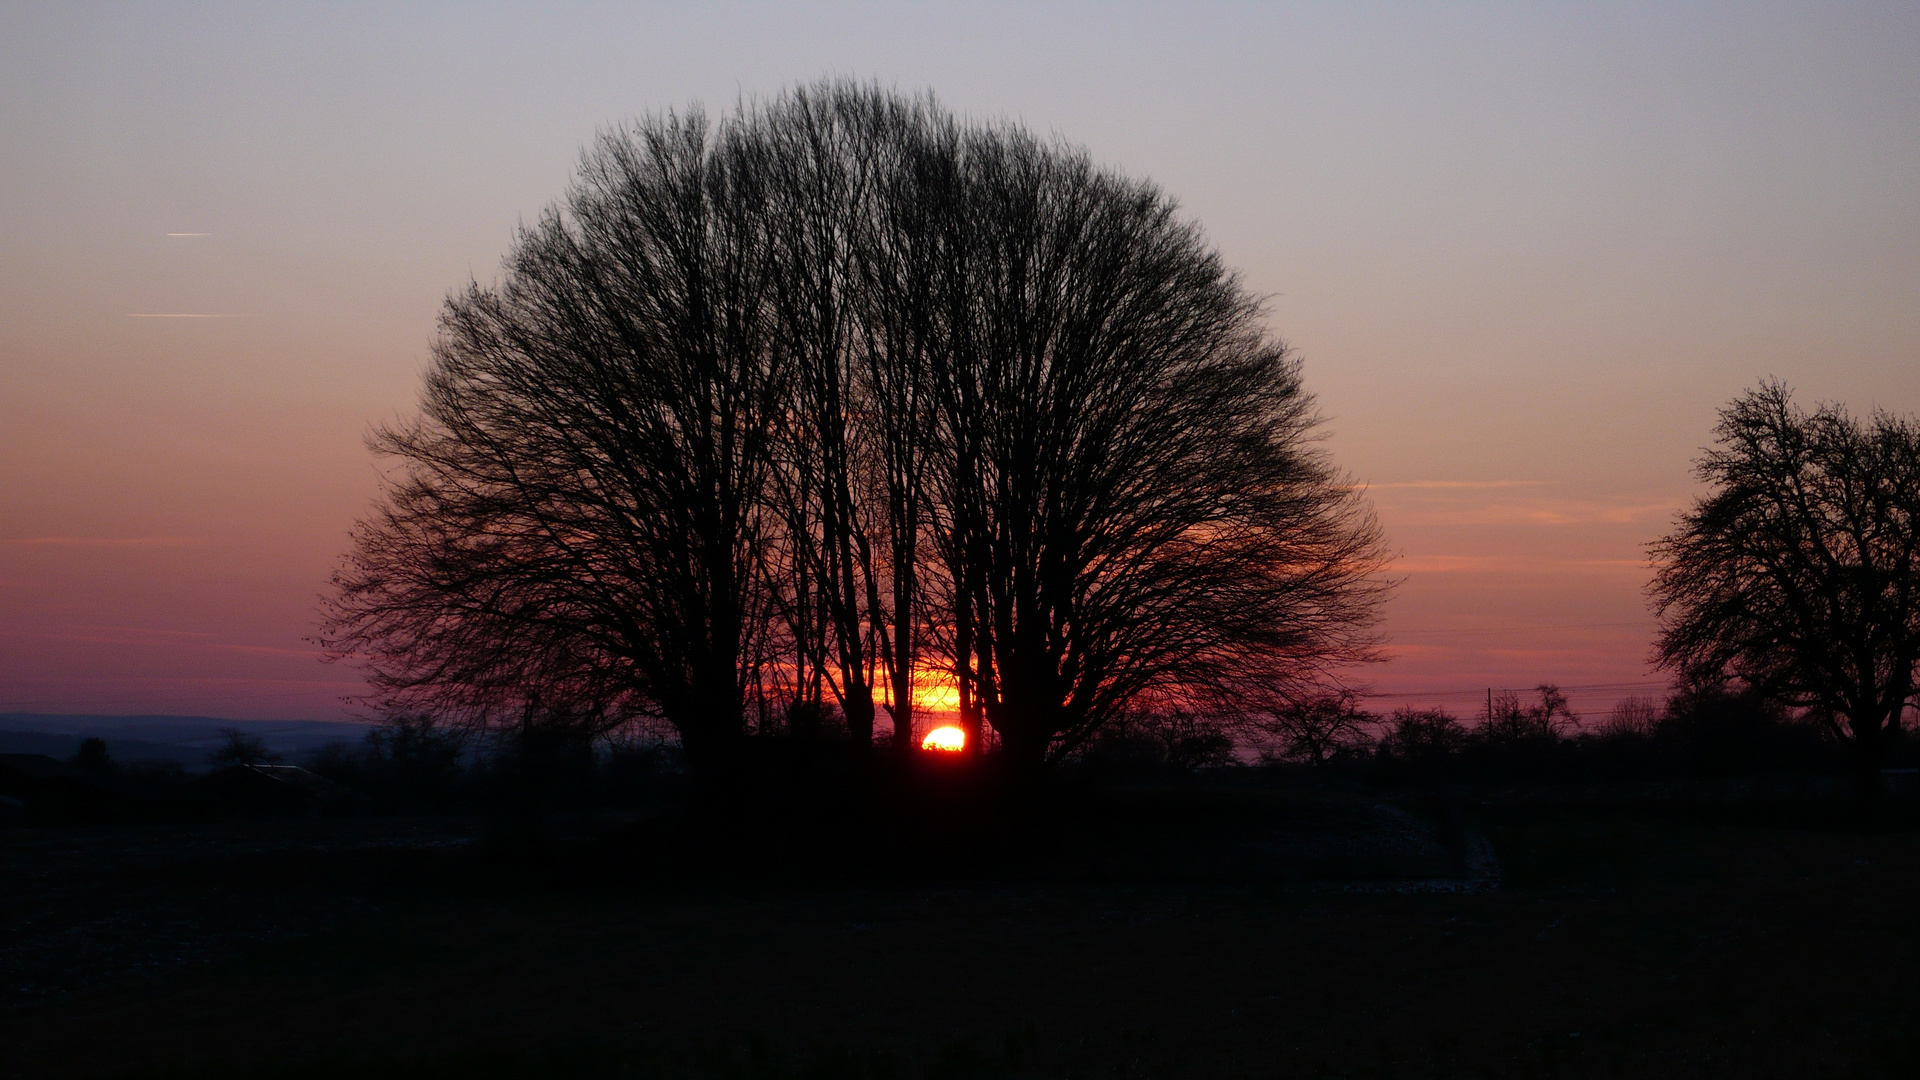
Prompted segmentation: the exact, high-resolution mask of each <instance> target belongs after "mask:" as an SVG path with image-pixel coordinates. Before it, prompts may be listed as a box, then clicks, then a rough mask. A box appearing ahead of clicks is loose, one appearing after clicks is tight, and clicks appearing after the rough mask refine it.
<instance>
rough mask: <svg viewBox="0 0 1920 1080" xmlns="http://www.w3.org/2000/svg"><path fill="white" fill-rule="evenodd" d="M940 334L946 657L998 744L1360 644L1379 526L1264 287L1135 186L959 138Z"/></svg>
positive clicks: (1365, 646)
mask: <svg viewBox="0 0 1920 1080" xmlns="http://www.w3.org/2000/svg"><path fill="white" fill-rule="evenodd" d="M960 149H961V154H962V158H961V161H960V167H959V189H960V190H959V199H958V202H959V206H958V212H957V213H955V214H954V215H953V216H952V217H951V219H950V224H949V237H948V242H947V244H946V245H945V248H946V250H947V252H948V260H949V266H948V269H947V273H946V275H945V277H944V280H943V287H944V290H945V297H944V303H943V304H942V305H941V308H942V309H943V310H944V313H945V317H946V322H947V325H946V328H945V329H946V333H947V336H948V339H947V341H946V342H945V344H944V347H943V349H942V350H941V352H940V353H939V360H940V362H941V369H940V378H939V385H940V390H941V394H942V396H943V400H942V401H941V406H942V410H941V417H942V422H943V425H944V437H943V440H942V445H941V452H942V470H941V473H940V477H939V482H940V504H941V510H942V515H941V518H940V524H941V530H940V532H941V541H940V542H941V544H942V546H943V547H944V548H945V549H946V550H947V553H948V559H947V563H948V566H949V567H950V571H951V573H952V574H953V575H954V581H953V582H952V585H951V590H952V594H953V597H954V605H955V609H956V616H957V618H958V619H959V620H961V623H962V627H963V631H964V635H965V638H966V645H965V647H964V648H962V649H958V650H956V651H957V652H959V653H962V654H963V655H959V656H957V657H956V661H957V662H958V664H959V665H960V666H961V668H962V670H963V671H964V673H965V674H966V676H967V678H966V680H965V681H966V683H967V684H968V687H969V690H970V692H972V693H974V694H977V695H978V698H979V703H980V706H981V708H982V709H983V710H984V714H985V716H986V718H987V719H988V720H989V721H990V722H991V723H992V725H993V727H994V729H995V731H996V732H997V733H998V735H999V738H1000V741H1001V745H1002V747H1003V749H1004V752H1005V754H1006V755H1007V756H1008V757H1009V758H1010V759H1011V760H1013V761H1016V762H1024V763H1038V762H1040V761H1043V760H1046V759H1048V758H1049V757H1058V756H1060V755H1063V754H1067V753H1070V752H1072V751H1073V750H1074V749H1075V748H1076V747H1077V746H1079V745H1080V744H1081V743H1083V742H1084V741H1085V740H1086V739H1087V738H1088V737H1089V736H1090V735H1091V734H1092V733H1093V732H1094V731H1095V730H1096V729H1098V727H1099V726H1100V725H1101V724H1102V723H1104V722H1105V721H1106V720H1107V718H1109V717H1111V716H1113V715H1115V713H1116V712H1117V711H1119V710H1121V709H1123V708H1125V707H1127V706H1128V705H1130V704H1133V703H1135V702H1137V701H1140V700H1141V699H1143V698H1149V699H1150V698H1154V697H1159V698H1163V699H1179V700H1181V701H1182V702H1183V703H1186V704H1189V705H1192V704H1224V703H1228V702H1230V701H1231V699H1232V698H1234V697H1235V695H1236V691H1239V690H1244V689H1246V688H1249V687H1252V686H1255V685H1260V686H1262V687H1264V688H1265V689H1267V690H1271V689H1272V688H1273V687H1275V686H1276V685H1284V684H1286V683H1288V682H1292V683H1294V684H1296V685H1298V684H1299V683H1301V682H1305V681H1309V680H1311V679H1313V678H1315V677H1317V676H1322V675H1325V674H1327V673H1328V671H1329V669H1330V667H1331V666H1333V665H1338V664H1345V663H1351V662H1356V661H1361V660H1365V659H1368V658H1370V657H1371V656H1372V645H1373V639H1372V637H1371V636H1370V633H1369V631H1370V627H1371V624H1372V618H1373V613H1374V610H1375V605H1376V603H1377V602H1378V600H1379V599H1380V597H1381V595H1382V589H1383V586H1382V585H1381V584H1380V583H1379V581H1378V578H1377V571H1378V570H1379V569H1380V565H1381V561H1382V556H1381V550H1380V545H1379V532H1378V529H1377V527H1376V525H1375V523H1374V519H1373V517H1372V514H1371V512H1370V510H1369V509H1368V508H1367V506H1366V504H1365V503H1364V502H1363V501H1362V498H1361V496H1360V495H1359V493H1358V492H1356V491H1355V490H1354V489H1353V488H1352V487H1351V486H1350V485H1347V484H1344V483H1343V482H1342V481H1341V478H1340V477H1339V476H1338V474H1337V473H1336V472H1335V470H1334V469H1333V468H1332V467H1331V466H1330V464H1329V463H1328V462H1327V460H1326V457H1325V455H1324V454H1323V453H1322V452H1321V449H1320V447H1319V446H1318V444H1317V443H1316V441H1315V433H1316V430H1317V424H1318V418H1317V414H1316V412H1315V409H1314V405H1313V400H1312V398H1311V396H1310V395H1309V394H1308V393H1307V392H1306V391H1305V389H1304V388H1303V387H1302V385H1301V381H1300V367H1299V363H1298V361H1297V359H1296V358H1294V357H1293V356H1292V355H1291V354H1290V353H1289V352H1288V351H1287V349H1286V348H1285V347H1284V346H1283V345H1281V344H1280V343H1278V342H1276V341H1274V340H1272V339H1271V338H1269V337H1268V336H1267V335H1266V334H1265V332H1264V327H1263V323H1262V318H1261V315H1262V313H1261V308H1260V305H1259V303H1258V302H1257V301H1256V300H1255V298H1253V297H1252V296H1250V295H1249V294H1248V293H1247V291H1246V290H1245V289H1244V288H1243V287H1242V286H1241V284H1240V282H1239V281H1238V280H1237V278H1236V277H1235V276H1234V275H1233V274H1231V273H1230V272H1228V271H1227V270H1226V269H1225V267H1224V266H1222V264H1221V262H1220V259H1219V257H1218V255H1217V254H1216V253H1215V252H1214V251H1213V250H1212V249H1211V248H1210V247H1208V246H1207V245H1206V243H1205V242H1204V240H1203V238H1202V237H1201V234H1200V232H1199V230H1198V229H1197V228H1196V227H1195V226H1194V225H1193V224H1191V223H1189V222H1186V221H1183V220H1182V219H1181V218H1180V217H1179V216H1178V215H1177V213H1176V211H1175V207H1174V205H1173V203H1172V201H1171V200H1170V199H1168V198H1167V197H1166V196H1165V195H1163V194H1162V193H1161V192H1159V191H1158V190H1157V189H1156V188H1154V187H1153V186H1152V185H1150V184H1146V183H1143V182H1139V181H1133V180H1128V179H1125V178H1123V177H1120V176H1118V175H1116V174H1113V173H1111V172H1107V171H1104V170H1101V169H1098V168H1096V167H1094V166H1093V165H1092V164H1091V163H1090V162H1089V161H1088V160H1087V158H1086V156H1085V155H1084V154H1083V153H1080V152H1077V151H1074V150H1071V149H1068V148H1065V147H1061V146H1059V145H1055V144H1051V143H1045V142H1042V141H1040V140H1038V139H1035V138H1033V137H1032V136H1029V135H1027V134H1026V133H1024V132H1022V131H1020V130H1018V129H1011V128H990V129H982V130H977V131H975V132H973V133H971V135H970V136H969V137H968V138H967V139H966V140H965V142H964V144H963V145H962V146H961V148H960Z"/></svg>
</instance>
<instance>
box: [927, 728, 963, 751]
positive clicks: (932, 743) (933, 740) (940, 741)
mask: <svg viewBox="0 0 1920 1080" xmlns="http://www.w3.org/2000/svg"><path fill="white" fill-rule="evenodd" d="M966 748H967V733H966V732H964V731H961V730H960V729H959V728H957V727H952V726H948V727H937V728H934V729H933V730H932V731H929V732H927V737H926V738H925V739H922V740H921V741H920V749H922V750H940V751H944V752H947V753H955V752H958V751H961V750H965V749H966Z"/></svg>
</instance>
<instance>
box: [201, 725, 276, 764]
mask: <svg viewBox="0 0 1920 1080" xmlns="http://www.w3.org/2000/svg"><path fill="white" fill-rule="evenodd" d="M279 760H280V755H278V754H274V753H270V752H268V750H267V744H266V741H265V740H263V739H261V738H260V736H258V735H249V734H247V733H246V732H244V731H242V730H240V729H239V728H230V727H227V728H221V729H220V746H219V748H218V749H216V750H214V751H213V752H212V753H210V754H208V755H207V764H209V765H212V766H215V767H216V768H221V767H225V766H229V765H265V764H268V763H270V762H275V761H279Z"/></svg>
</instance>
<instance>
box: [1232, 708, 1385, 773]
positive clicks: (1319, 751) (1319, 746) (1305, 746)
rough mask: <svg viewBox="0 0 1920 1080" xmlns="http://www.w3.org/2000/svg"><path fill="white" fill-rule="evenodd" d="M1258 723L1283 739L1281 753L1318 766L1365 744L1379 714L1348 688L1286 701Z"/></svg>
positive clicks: (1286, 756)
mask: <svg viewBox="0 0 1920 1080" xmlns="http://www.w3.org/2000/svg"><path fill="white" fill-rule="evenodd" d="M1256 723H1257V724H1258V726H1259V727H1260V729H1261V730H1262V731H1263V732H1264V733H1265V734H1266V735H1268V736H1270V737H1275V738H1278V739H1279V740H1280V747H1281V751H1282V755H1281V756H1283V757H1284V758H1287V759H1291V760H1294V761H1305V762H1307V763H1309V764H1311V765H1314V766H1315V767H1318V766H1322V765H1325V764H1326V763H1327V761H1328V759H1330V758H1332V757H1334V756H1335V755H1336V754H1339V753H1341V752H1343V751H1351V750H1353V749H1356V748H1358V747H1360V746H1362V745H1364V744H1365V743H1366V741H1367V739H1368V731H1369V728H1371V727H1372V726H1373V724H1374V723H1376V718H1375V717H1374V716H1373V715H1371V714H1370V713H1368V712H1366V711H1365V710H1363V709H1361V708H1360V702H1359V699H1358V698H1357V697H1355V696H1354V695H1353V694H1352V693H1350V692H1348V693H1333V694H1316V695H1313V696H1311V697H1307V698H1304V699H1301V700H1298V701H1292V702H1288V703H1285V704H1283V705H1281V706H1279V707H1278V708H1276V709H1274V710H1273V711H1272V712H1271V713H1269V714H1268V715H1267V717H1266V718H1265V719H1262V720H1259V721H1256Z"/></svg>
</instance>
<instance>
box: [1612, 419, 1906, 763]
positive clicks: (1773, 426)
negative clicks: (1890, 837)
mask: <svg viewBox="0 0 1920 1080" xmlns="http://www.w3.org/2000/svg"><path fill="white" fill-rule="evenodd" d="M1715 434H1716V436H1717V438H1716V446H1715V447H1714V448H1713V449H1711V450H1709V451H1708V452H1707V453H1706V454H1705V456H1703V457H1702V458H1701V459H1700V461H1699V463H1698V467H1697V469H1696V475H1698V476H1699V478H1700V479H1701V480H1702V481H1703V482H1705V483H1707V484H1709V485H1711V486H1712V489H1713V490H1712V491H1711V492H1710V493H1709V494H1707V495H1706V496H1704V497H1702V498H1701V499H1699V500H1698V501H1697V502H1696V503H1695V504H1694V505H1693V507H1692V508H1691V509H1689V510H1687V511H1686V512H1685V513H1683V514H1682V515H1681V516H1680V519H1679V521H1678V523H1677V525H1676V527H1675V529H1674V531H1673V532H1672V533H1670V534H1669V535H1667V536H1666V537H1665V538H1663V539H1661V540H1660V541H1658V542H1657V543H1655V544H1654V545H1653V547H1652V555H1653V558H1654V560H1655V563H1656V565H1657V566H1658V570H1657V572H1656V574H1655V577H1654V580H1653V584H1652V586H1651V588H1650V595H1651V597H1652V599H1653V602H1654V605H1655V607H1656V608H1657V610H1658V611H1659V614H1660V619H1661V630H1660V639H1659V642H1658V644H1657V646H1656V651H1655V656H1656V658H1657V659H1658V661H1659V662H1660V663H1662V664H1664V665H1666V666H1668V667H1671V668H1674V669H1676V670H1677V671H1679V672H1680V673H1681V674H1682V675H1683V676H1684V677H1686V678H1689V679H1692V680H1695V681H1703V682H1718V681H1720V680H1723V679H1727V678H1733V679H1737V680H1739V681H1741V682H1743V683H1745V684H1747V685H1748V686H1751V687H1752V688H1754V689H1755V690H1757V691H1759V692H1760V693H1763V694H1765V695H1767V696H1768V697H1770V698H1773V699H1774V700H1776V701H1779V702H1781V703H1782V704H1786V705H1789V706H1793V707H1795V708H1801V709H1805V710H1808V711H1809V712H1810V713H1811V714H1812V715H1814V716H1816V717H1818V718H1820V719H1821V720H1823V721H1824V722H1825V723H1826V724H1827V725H1828V726H1829V728H1830V729H1831V730H1832V732H1833V733H1834V734H1835V735H1836V736H1838V737H1840V738H1841V739H1843V740H1846V741H1848V742H1849V743H1851V744H1852V745H1853V746H1854V748H1855V749H1856V751H1857V752H1858V761H1859V763H1860V765H1861V766H1862V768H1864V769H1867V770H1870V771H1877V770H1878V768H1879V765H1880V761H1881V755H1882V753H1883V752H1884V744H1885V742H1886V740H1887V738H1888V737H1889V733H1891V732H1894V731H1897V730H1898V729H1899V727H1900V723H1901V718H1902V714H1903V713H1904V712H1905V710H1906V709H1907V707H1908V706H1909V705H1911V704H1913V703H1914V693H1915V667H1916V664H1917V663H1920V558H1917V555H1920V553H1917V552H1916V547H1920V423H1916V421H1915V419H1914V418H1913V417H1897V416H1893V415H1890V414H1887V413H1880V412H1876V413H1875V414H1874V415H1873V416H1872V418H1871V419H1870V420H1869V421H1867V422H1864V423H1863V422H1861V421H1860V420H1857V419H1855V418H1854V417H1853V416H1851V415H1849V414H1848V413H1847V412H1846V411H1845V410H1843V409H1841V408H1840V407H1838V406H1835V405H1821V406H1819V407H1818V408H1816V409H1815V410H1814V411H1812V412H1810V413H1809V412H1806V411H1804V410H1802V409H1800V408H1799V407H1797V406H1796V405H1795V404H1794V403H1793V399H1792V394H1791V393H1790V391H1789V390H1788V389H1787V387H1786V386H1784V385H1783V384H1781V383H1778V382H1768V383H1765V384H1763V385H1761V386H1760V387H1759V388H1758V389H1756V390H1754V391H1752V392H1750V393H1747V394H1744V395H1742V396H1741V397H1739V398H1738V399H1736V400H1735V401H1734V402H1733V403H1732V404H1731V405H1729V406H1727V408H1726V409H1724V410H1722V412H1721V414H1720V423H1719V426H1718V427H1717V428H1716V429H1715Z"/></svg>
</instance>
